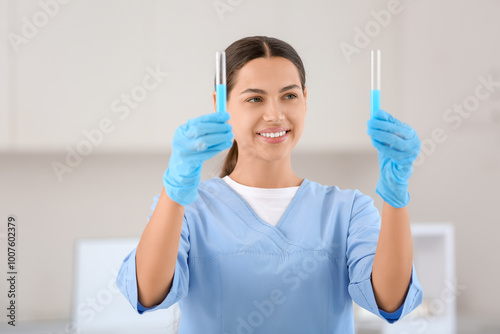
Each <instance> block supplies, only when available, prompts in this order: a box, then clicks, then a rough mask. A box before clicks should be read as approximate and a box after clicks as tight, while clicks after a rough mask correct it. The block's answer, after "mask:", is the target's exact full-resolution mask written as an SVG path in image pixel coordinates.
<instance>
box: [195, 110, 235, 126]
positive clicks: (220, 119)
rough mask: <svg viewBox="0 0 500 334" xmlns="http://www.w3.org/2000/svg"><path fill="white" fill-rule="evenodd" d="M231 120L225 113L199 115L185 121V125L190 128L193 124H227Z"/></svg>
mask: <svg viewBox="0 0 500 334" xmlns="http://www.w3.org/2000/svg"><path fill="white" fill-rule="evenodd" d="M230 118H231V115H230V114H229V113H228V112H227V111H222V112H213V113H210V114H205V115H201V116H199V117H196V118H191V119H189V120H188V121H187V123H186V125H187V127H188V128H189V127H191V126H193V125H195V124H200V123H212V122H216V123H224V122H227V121H228V120H229V119H230Z"/></svg>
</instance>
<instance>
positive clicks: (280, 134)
mask: <svg viewBox="0 0 500 334" xmlns="http://www.w3.org/2000/svg"><path fill="white" fill-rule="evenodd" d="M290 131H291V130H286V131H281V132H274V133H257V134H258V135H259V136H262V137H266V138H279V137H283V136H284V135H286V134H287V133H288V132H290Z"/></svg>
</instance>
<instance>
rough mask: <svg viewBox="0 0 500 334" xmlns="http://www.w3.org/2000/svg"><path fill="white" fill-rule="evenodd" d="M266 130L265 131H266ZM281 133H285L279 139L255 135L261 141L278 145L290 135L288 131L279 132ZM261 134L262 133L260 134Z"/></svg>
mask: <svg viewBox="0 0 500 334" xmlns="http://www.w3.org/2000/svg"><path fill="white" fill-rule="evenodd" d="M266 130H267V129H266ZM281 131H287V132H286V133H285V134H284V135H283V136H281V137H278V138H267V137H264V136H261V135H259V134H257V136H258V137H259V138H260V139H262V140H263V141H265V142H267V143H270V144H279V143H281V142H283V141H285V140H286V139H287V138H288V134H289V133H290V130H285V129H283V130H281ZM276 132H279V131H276ZM261 133H262V132H261Z"/></svg>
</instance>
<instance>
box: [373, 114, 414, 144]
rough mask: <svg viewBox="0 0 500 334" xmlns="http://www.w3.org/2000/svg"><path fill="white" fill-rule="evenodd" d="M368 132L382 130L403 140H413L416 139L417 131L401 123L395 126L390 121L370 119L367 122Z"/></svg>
mask: <svg viewBox="0 0 500 334" xmlns="http://www.w3.org/2000/svg"><path fill="white" fill-rule="evenodd" d="M367 125H368V130H370V129H375V130H382V131H387V132H391V133H394V134H396V135H397V136H399V137H401V138H403V139H411V138H413V137H415V134H416V132H415V130H413V129H412V128H411V127H410V126H409V125H407V124H404V123H401V124H395V123H391V122H388V121H380V120H377V119H370V120H368V122H367ZM368 134H370V133H368Z"/></svg>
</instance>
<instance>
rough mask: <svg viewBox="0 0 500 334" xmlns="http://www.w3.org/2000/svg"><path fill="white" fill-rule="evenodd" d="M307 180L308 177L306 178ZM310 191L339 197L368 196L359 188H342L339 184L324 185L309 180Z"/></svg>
mask: <svg viewBox="0 0 500 334" xmlns="http://www.w3.org/2000/svg"><path fill="white" fill-rule="evenodd" d="M306 180H307V179H306ZM308 182H309V185H308V191H309V192H310V193H312V194H316V195H317V196H326V197H332V198H334V197H335V198H337V199H346V200H348V199H353V200H354V199H356V198H358V197H362V196H367V197H369V196H368V195H365V194H363V193H362V192H361V191H360V190H358V189H350V188H340V187H338V186H335V185H333V186H329V185H324V184H321V183H318V182H315V181H311V180H308Z"/></svg>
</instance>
